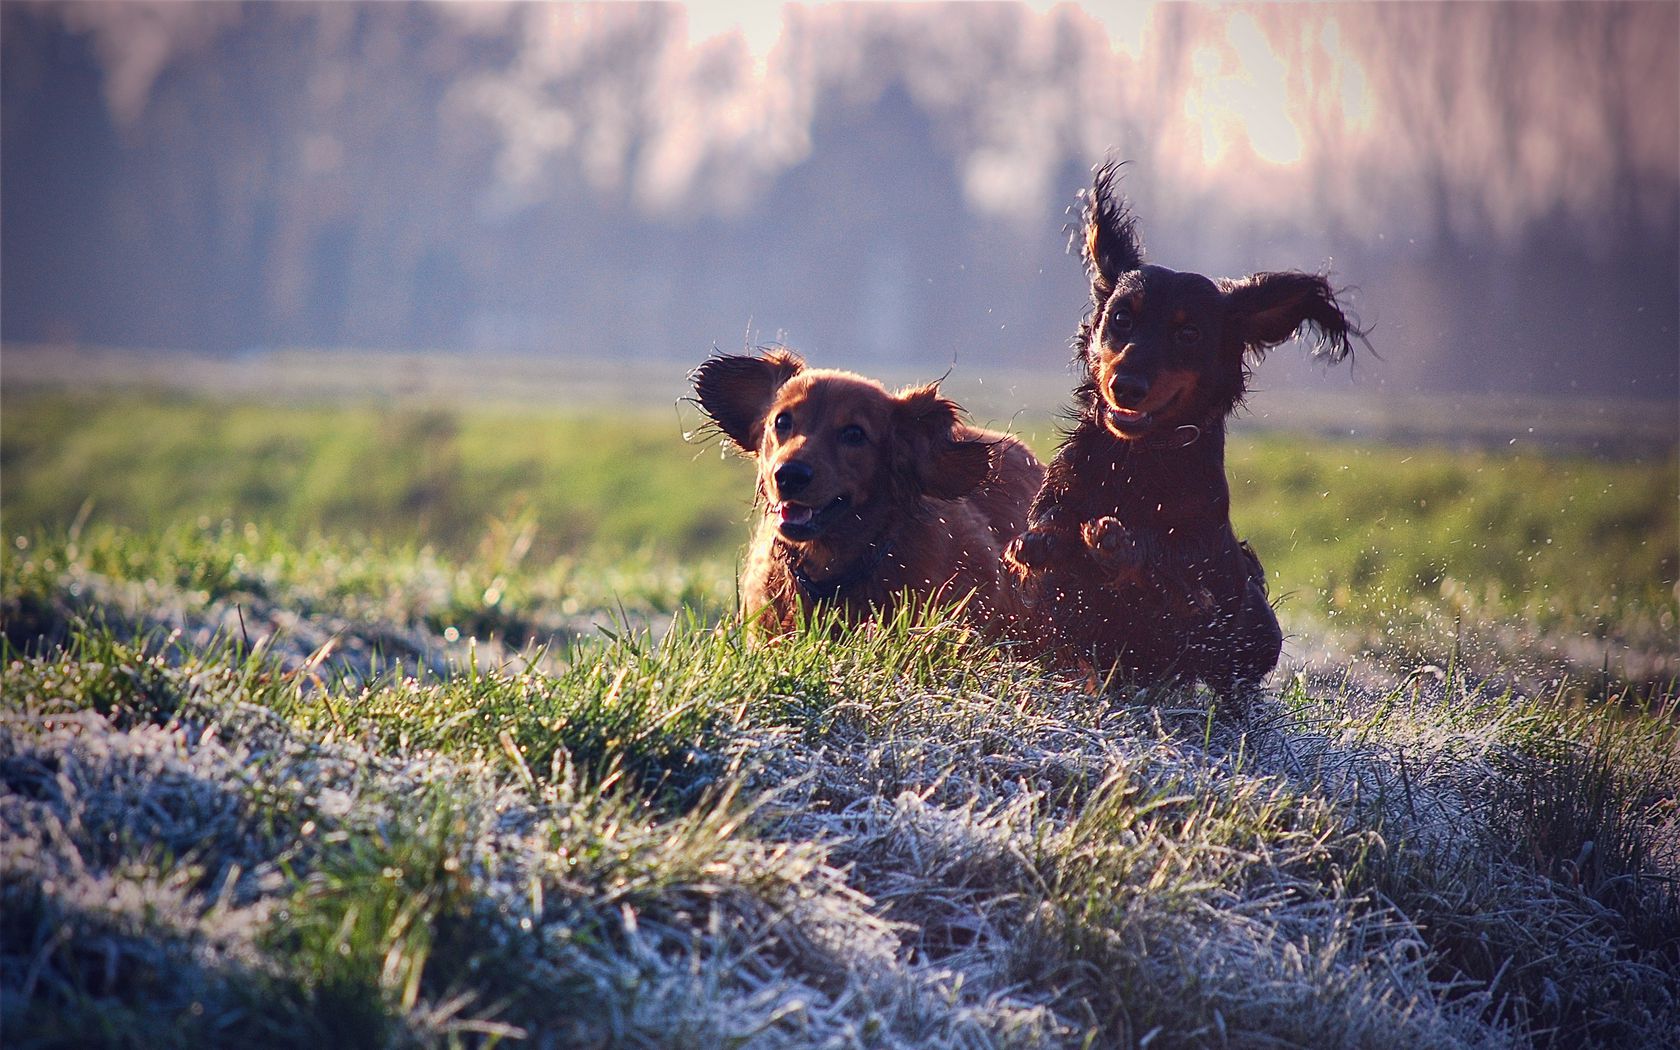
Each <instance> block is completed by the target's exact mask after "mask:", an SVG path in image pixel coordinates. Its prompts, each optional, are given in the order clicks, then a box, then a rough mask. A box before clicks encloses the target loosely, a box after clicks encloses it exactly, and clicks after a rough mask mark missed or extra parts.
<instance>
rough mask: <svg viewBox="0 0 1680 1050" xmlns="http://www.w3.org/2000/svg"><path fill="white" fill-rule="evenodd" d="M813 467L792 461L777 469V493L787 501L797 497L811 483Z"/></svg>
mask: <svg viewBox="0 0 1680 1050" xmlns="http://www.w3.org/2000/svg"><path fill="white" fill-rule="evenodd" d="M811 475H812V471H811V465H810V464H809V463H802V462H800V461H799V460H797V459H790V460H788V461H787V462H786V463H783V464H782V465H781V466H779V467H777V468H776V475H775V477H776V491H777V492H779V493H780V494H781V495H782V498H784V499H786V498H787V497H789V496H797V495H798V494H799V491H800V490H801V489H803V488H804V487H805V486H806V485H809V484H810V483H811Z"/></svg>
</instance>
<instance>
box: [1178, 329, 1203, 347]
mask: <svg viewBox="0 0 1680 1050" xmlns="http://www.w3.org/2000/svg"><path fill="white" fill-rule="evenodd" d="M1174 334H1175V335H1176V336H1177V337H1178V341H1179V342H1180V343H1181V344H1183V345H1185V346H1194V345H1195V344H1196V343H1198V342H1200V341H1201V338H1202V330H1201V329H1200V328H1197V327H1196V326H1195V325H1193V324H1187V325H1183V326H1181V327H1180V328H1179V330H1178V331H1177V332H1176V333H1174Z"/></svg>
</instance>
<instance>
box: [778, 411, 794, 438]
mask: <svg viewBox="0 0 1680 1050" xmlns="http://www.w3.org/2000/svg"><path fill="white" fill-rule="evenodd" d="M792 429H793V417H792V416H791V415H789V414H787V413H786V412H777V413H776V436H777V437H786V436H787V432H788V431H790V430H792Z"/></svg>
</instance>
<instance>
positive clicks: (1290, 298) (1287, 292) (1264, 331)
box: [1223, 270, 1365, 362]
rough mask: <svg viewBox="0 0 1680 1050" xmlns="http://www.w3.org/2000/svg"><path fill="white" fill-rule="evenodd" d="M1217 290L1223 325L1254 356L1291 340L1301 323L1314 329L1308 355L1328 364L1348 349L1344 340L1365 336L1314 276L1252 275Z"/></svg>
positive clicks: (1331, 291) (1350, 350)
mask: <svg viewBox="0 0 1680 1050" xmlns="http://www.w3.org/2000/svg"><path fill="white" fill-rule="evenodd" d="M1223 290H1224V292H1225V300H1226V303H1227V306H1228V309H1229V311H1230V314H1229V318H1230V320H1229V322H1228V323H1229V324H1230V325H1231V326H1232V327H1233V328H1234V330H1235V332H1236V334H1237V338H1238V339H1239V340H1240V341H1241V349H1243V350H1246V351H1248V352H1250V353H1253V354H1256V355H1259V354H1262V353H1264V352H1265V351H1267V350H1269V349H1270V348H1272V347H1274V346H1276V345H1278V344H1279V343H1282V342H1287V341H1288V340H1289V339H1292V338H1294V336H1295V332H1296V330H1297V329H1299V328H1300V327H1301V326H1302V325H1304V324H1305V325H1311V326H1312V327H1313V329H1314V330H1315V331H1316V332H1317V333H1318V343H1317V345H1316V346H1315V347H1314V348H1313V356H1314V357H1326V358H1329V359H1330V360H1331V361H1333V362H1334V361H1340V360H1341V359H1342V358H1344V357H1346V356H1348V355H1349V354H1351V353H1353V346H1352V345H1351V344H1350V342H1349V339H1350V338H1353V339H1364V337H1365V332H1364V330H1363V329H1361V328H1360V327H1359V325H1358V324H1357V323H1356V322H1355V321H1352V320H1350V319H1349V318H1348V315H1347V313H1346V312H1345V311H1344V310H1343V309H1342V307H1341V305H1340V304H1339V303H1337V302H1336V292H1335V289H1333V288H1331V287H1330V282H1329V281H1328V280H1326V279H1325V278H1324V277H1322V276H1320V275H1318V274H1310V273H1301V272H1299V271H1297V270H1290V271H1286V272H1283V273H1257V274H1255V275H1254V276H1252V277H1247V278H1244V279H1243V280H1240V281H1230V282H1226V283H1225V286H1224V289H1223Z"/></svg>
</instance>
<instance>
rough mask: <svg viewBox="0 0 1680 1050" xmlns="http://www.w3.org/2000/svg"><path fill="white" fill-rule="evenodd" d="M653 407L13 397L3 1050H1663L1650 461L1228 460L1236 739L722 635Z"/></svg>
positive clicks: (733, 515) (8, 486)
mask: <svg viewBox="0 0 1680 1050" xmlns="http://www.w3.org/2000/svg"><path fill="white" fill-rule="evenodd" d="M682 429H683V424H682V423H680V422H679V420H678V419H677V417H676V416H675V415H674V414H673V413H671V412H669V411H666V412H663V413H659V412H649V411H642V410H624V411H613V410H609V409H608V408H606V407H603V406H601V405H592V406H586V407H581V408H576V409H572V410H568V411H542V410H539V409H536V408H532V407H523V408H512V407H504V408H495V407H492V406H489V405H479V406H476V407H465V408H459V409H449V410H442V409H439V408H436V407H426V406H423V405H420V404H416V403H410V402H405V401H402V400H400V399H397V400H381V401H377V402H365V403H364V402H351V403H329V402H316V403H312V404H310V405H307V406H305V407H302V408H295V409H287V410H276V409H272V408H265V407H261V406H260V405H259V404H257V403H256V402H254V401H246V400H239V399H237V398H235V399H229V398H226V397H220V398H213V397H207V396H194V395H188V394H182V393H179V392H177V393H158V392H150V393H146V392H140V391H135V390H124V391H115V392H113V391H111V390H92V391H89V390H83V391H79V392H75V393H71V392H68V391H66V390H64V389H42V388H24V389H22V390H19V389H15V388H9V389H7V390H6V391H5V396H4V401H3V404H0V485H3V490H0V514H3V516H4V522H3V528H4V536H5V549H4V558H3V559H0V618H3V619H4V624H3V626H4V632H5V646H6V648H5V660H6V670H5V678H4V685H3V686H0V1037H3V1041H4V1043H5V1045H7V1046H8V1047H12V1046H17V1047H25V1046H86V1045H115V1046H160V1045H161V1046H223V1045H235V1044H239V1043H246V1044H249V1045H258V1046H304V1045H310V1046H322V1045H357V1046H371V1045H394V1046H409V1045H421V1046H426V1045H442V1046H450V1045H460V1046H488V1045H503V1044H506V1045H526V1044H529V1045H533V1046H552V1047H577V1046H603V1047H604V1046H705V1047H711V1046H744V1047H783V1046H786V1047H818V1046H835V1047H844V1046H858V1047H907V1048H908V1047H980V1046H1056V1047H1062V1046H1067V1047H1073V1046H1101V1047H1110V1046H1112V1047H1129V1046H1142V1045H1147V1046H1152V1047H1163V1046H1186V1047H1189V1046H1231V1047H1250V1046H1311V1047H1331V1046H1345V1047H1413V1046H1441V1047H1452V1046H1536V1045H1538V1046H1559V1047H1573V1046H1592V1045H1599V1046H1626V1047H1643V1046H1661V1045H1672V1039H1673V1033H1674V1032H1675V1031H1677V1030H1680V713H1677V706H1680V698H1677V695H1676V689H1675V685H1674V677H1675V675H1676V674H1677V673H1680V653H1677V652H1676V650H1677V648H1680V646H1677V645H1676V641H1675V639H1676V623H1675V617H1676V605H1677V601H1680V596H1677V593H1676V590H1675V579H1676V566H1677V563H1680V556H1677V551H1676V548H1677V546H1680V526H1677V524H1676V502H1677V501H1676V498H1675V497H1676V486H1677V484H1680V467H1677V463H1676V459H1675V453H1674V450H1673V449H1672V448H1669V447H1663V448H1660V449H1659V450H1658V451H1655V452H1653V453H1652V454H1650V455H1649V456H1647V457H1645V458H1643V459H1639V458H1625V457H1624V458H1621V459H1616V460H1596V459H1589V458H1583V457H1572V456H1565V455H1556V454H1554V455H1545V454H1538V453H1534V452H1524V453H1523V454H1521V455H1518V454H1514V453H1496V452H1491V451H1466V450H1463V449H1446V448H1440V447H1435V448H1431V447H1426V446H1419V447H1387V446H1380V445H1375V444H1356V443H1342V442H1335V443H1332V442H1326V441H1323V440H1320V439H1308V438H1303V437H1299V436H1290V435H1287V434H1276V433H1267V434H1243V435H1240V436H1239V437H1238V438H1237V439H1236V440H1234V442H1233V446H1232V454H1231V463H1230V467H1231V474H1232V478H1233V494H1234V497H1235V500H1236V507H1235V517H1236V520H1237V525H1238V529H1239V532H1241V533H1243V534H1244V535H1246V536H1247V537H1249V538H1250V539H1251V540H1252V541H1253V542H1254V544H1255V546H1256V548H1257V549H1258V551H1259V552H1260V554H1261V556H1262V558H1263V560H1264V561H1265V563H1266V565H1267V567H1268V570H1269V572H1271V574H1272V576H1273V593H1274V596H1279V597H1281V598H1282V603H1281V605H1280V613H1281V615H1282V617H1283V619H1284V620H1285V622H1286V624H1287V626H1288V629H1289V630H1290V631H1291V634H1292V638H1291V642H1290V648H1289V651H1288V655H1287V660H1288V665H1287V666H1286V667H1285V668H1284V669H1283V670H1282V671H1280V673H1279V674H1278V675H1277V676H1276V677H1275V679H1274V681H1273V683H1272V684H1273V689H1272V690H1271V693H1270V695H1269V696H1268V698H1267V699H1266V701H1265V702H1264V703H1262V704H1261V705H1260V706H1259V708H1258V709H1257V710H1255V711H1252V712H1250V713H1249V714H1248V715H1247V716H1246V717H1243V718H1235V717H1233V716H1231V715H1229V714H1226V713H1221V712H1215V711H1210V709H1209V704H1208V702H1207V698H1206V696H1205V694H1184V695H1179V694H1165V695H1162V694H1157V695H1153V696H1148V697H1141V696H1140V697H1125V698H1121V699H1119V700H1116V701H1099V700H1095V699H1093V698H1090V697H1088V696H1086V695H1084V694H1083V693H1082V692H1081V691H1080V690H1079V689H1078V688H1077V687H1076V683H1074V682H1071V681H1068V680H1065V679H1063V678H1062V677H1060V676H1058V675H1056V674H1054V673H1052V672H1050V671H1047V670H1046V669H1044V668H1042V667H1039V666H1037V665H1034V664H1030V663H1026V662H1023V661H1021V660H1018V659H1016V658H1015V657H1014V656H1013V655H1012V654H1011V653H1010V652H1009V651H1008V650H1007V649H998V648H995V647H987V646H984V645H982V644H980V643H978V642H977V641H976V640H974V639H972V638H970V637H967V636H966V635H965V634H964V633H963V632H962V631H961V630H960V629H959V628H958V627H956V626H954V625H952V624H950V623H946V622H943V621H942V620H941V619H940V617H939V616H938V614H937V611H931V612H927V613H923V614H906V615H905V616H904V617H902V618H901V619H900V620H899V621H897V622H894V623H891V624H886V625H882V626H880V627H878V628H875V629H866V630H856V631H842V632H839V633H838V636H837V637H836V636H834V634H833V632H831V631H829V630H828V629H827V628H826V626H825V625H821V624H818V625H814V627H813V629H812V630H810V631H809V632H807V633H803V634H801V635H799V636H797V637H793V638H789V639H785V640H783V641H781V642H780V643H778V644H774V645H751V644H748V642H747V640H746V639H744V638H743V637H742V636H741V635H740V633H739V632H738V631H737V630H736V629H735V628H734V627H733V626H732V625H731V623H730V621H729V619H728V615H727V611H728V609H729V607H730V606H731V604H732V601H733V590H732V587H733V584H732V577H733V571H734V558H735V556H736V552H737V551H738V549H739V547H740V545H741V544H742V542H743V541H744V538H745V533H746V519H747V505H746V501H747V495H748V488H749V486H750V480H749V477H750V475H749V472H748V470H747V468H746V466H745V465H744V464H742V463H740V462H737V461H733V460H727V459H725V458H723V457H721V456H720V455H719V452H718V450H717V449H716V447H715V446H711V445H704V444H687V443H685V442H684V440H683V435H682ZM1026 429H1028V430H1029V432H1030V431H1031V430H1032V428H1031V427H1028V428H1026ZM1039 429H1040V432H1039V433H1038V434H1037V435H1036V436H1035V437H1034V440H1035V441H1036V443H1037V444H1039V446H1040V447H1041V448H1046V447H1047V446H1048V445H1050V444H1052V443H1053V442H1054V433H1053V431H1052V430H1051V429H1050V428H1049V427H1048V426H1042V427H1040V428H1039Z"/></svg>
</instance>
